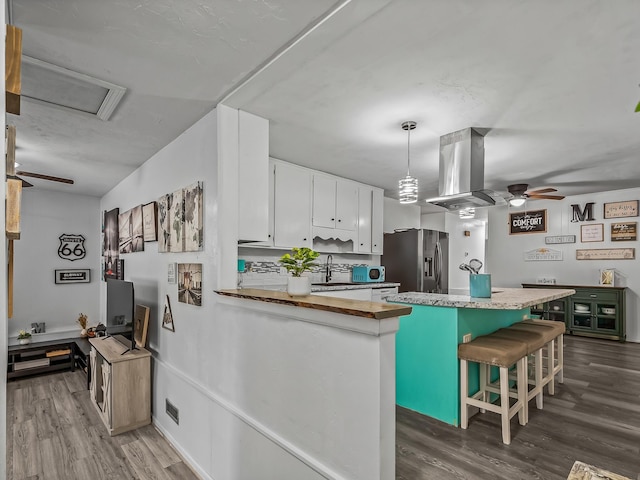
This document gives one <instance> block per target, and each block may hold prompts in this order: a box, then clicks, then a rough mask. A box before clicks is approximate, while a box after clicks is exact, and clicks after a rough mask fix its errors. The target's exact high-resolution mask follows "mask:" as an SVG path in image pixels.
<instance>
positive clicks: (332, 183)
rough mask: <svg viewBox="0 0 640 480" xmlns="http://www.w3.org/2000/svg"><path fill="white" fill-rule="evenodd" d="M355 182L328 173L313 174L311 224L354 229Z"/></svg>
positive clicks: (356, 190)
mask: <svg viewBox="0 0 640 480" xmlns="http://www.w3.org/2000/svg"><path fill="white" fill-rule="evenodd" d="M357 199H358V187H357V185H356V184H355V183H353V182H349V181H347V180H340V179H337V178H336V177H330V176H328V175H322V174H314V175H313V226H314V227H323V228H335V229H339V230H349V231H354V230H355V229H356V224H357V215H358V203H357Z"/></svg>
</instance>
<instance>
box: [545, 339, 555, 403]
mask: <svg viewBox="0 0 640 480" xmlns="http://www.w3.org/2000/svg"><path fill="white" fill-rule="evenodd" d="M555 343H556V341H555V339H554V340H551V341H550V342H549V343H548V344H547V350H548V352H547V376H548V377H549V387H548V388H549V395H555V394H556V386H555V382H554V372H553V371H554V369H555V368H556V362H555V356H556V346H555Z"/></svg>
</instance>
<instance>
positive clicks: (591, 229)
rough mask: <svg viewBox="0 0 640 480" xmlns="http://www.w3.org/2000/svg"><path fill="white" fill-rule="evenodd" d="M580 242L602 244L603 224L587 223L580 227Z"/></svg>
mask: <svg viewBox="0 0 640 480" xmlns="http://www.w3.org/2000/svg"><path fill="white" fill-rule="evenodd" d="M580 241H581V242H582V243H585V242H604V224H603V223H588V224H586V225H580Z"/></svg>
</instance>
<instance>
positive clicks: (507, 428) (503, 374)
mask: <svg viewBox="0 0 640 480" xmlns="http://www.w3.org/2000/svg"><path fill="white" fill-rule="evenodd" d="M518 363H519V362H518ZM481 388H484V387H481ZM500 415H501V416H502V443H504V444H505V445H509V444H510V443H511V422H510V420H511V419H510V418H509V369H507V368H506V367H500ZM518 415H519V413H518Z"/></svg>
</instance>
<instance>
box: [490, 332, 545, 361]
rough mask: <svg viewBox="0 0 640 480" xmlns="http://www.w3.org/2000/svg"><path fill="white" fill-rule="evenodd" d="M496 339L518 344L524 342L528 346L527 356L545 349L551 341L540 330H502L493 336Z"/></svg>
mask: <svg viewBox="0 0 640 480" xmlns="http://www.w3.org/2000/svg"><path fill="white" fill-rule="evenodd" d="M491 336H492V337H494V338H504V339H507V340H514V341H516V342H523V343H524V344H526V345H527V355H531V354H532V353H535V352H536V351H537V350H540V349H541V348H542V347H544V346H545V345H546V344H547V343H549V340H547V337H546V335H544V333H543V332H541V331H539V329H538V330H535V331H534V330H525V329H522V330H519V329H511V328H501V329H500V330H497V331H495V332H493V333H492V334H491Z"/></svg>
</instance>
